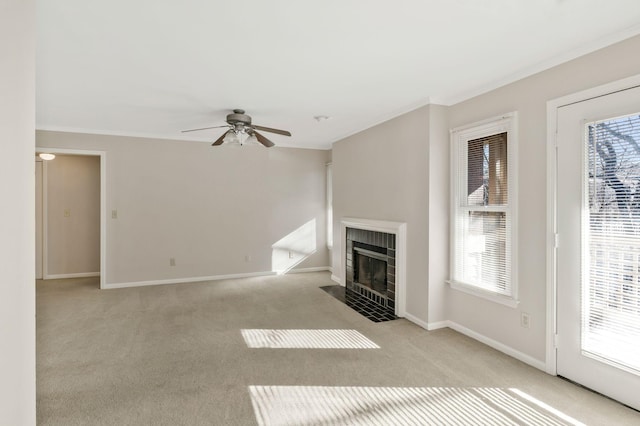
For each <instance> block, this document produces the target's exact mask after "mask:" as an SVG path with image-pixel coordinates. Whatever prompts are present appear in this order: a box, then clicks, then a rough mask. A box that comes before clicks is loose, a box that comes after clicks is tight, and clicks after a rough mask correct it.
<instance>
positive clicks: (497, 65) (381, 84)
mask: <svg viewBox="0 0 640 426" xmlns="http://www.w3.org/2000/svg"><path fill="white" fill-rule="evenodd" d="M37 14H38V21H37V25H38V39H37V43H38V46H37V78H36V88H37V128H39V129H50V130H66V131H78V132H90V133H102V134H116V135H132V136H152V137H161V138H172V139H188V140H200V141H209V142H211V141H213V140H215V139H216V138H217V137H218V136H219V135H220V134H221V133H222V131H223V129H213V130H208V131H202V132H195V133H189V134H181V133H180V131H181V130H183V129H189V128H197V127H205V126H214V125H221V124H224V118H225V116H226V114H228V113H229V112H230V110H231V109H233V108H243V109H245V110H246V111H247V113H248V114H250V115H251V116H252V117H253V122H254V124H259V125H263V126H268V127H276V128H281V129H288V130H290V131H291V133H292V134H293V136H292V137H291V138H287V137H285V136H279V135H273V136H272V135H271V134H265V135H267V136H268V137H269V138H270V139H272V140H273V141H274V142H275V143H276V144H277V145H279V146H296V147H304V148H325V149H327V148H330V146H331V143H332V142H335V141H336V140H339V139H341V138H343V137H345V136H348V135H351V134H353V133H356V132H358V131H361V130H363V129H366V128H368V127H371V126H372V125H375V124H377V123H379V122H381V121H384V120H387V119H389V118H392V117H394V116H397V115H399V114H402V113H404V112H407V111H409V110H412V109H414V108H416V107H419V106H422V105H425V104H427V103H439V104H445V105H449V104H452V103H456V102H458V101H461V100H463V99H467V98H469V97H471V96H474V95H477V94H480V93H482V92H484V91H487V90H490V89H492V88H495V87H498V86H500V85H502V84H505V83H508V82H510V81H514V80H516V79H519V78H522V77H524V76H526V75H529V74H532V73H534V72H537V71H541V70H543V69H545V68H548V67H550V66H553V65H556V64H558V63H561V62H564V61H566V60H568V59H571V58H573V57H576V56H579V55H581V54H584V53H587V52H589V51H592V50H595V49H597V48H601V47H604V46H606V45H608V44H611V43H614V42H616V41H619V40H622V39H624V38H627V37H630V36H632V35H635V34H639V33H640V25H639V24H640V1H638V0H607V1H602V0H393V1H391V0H385V1H382V0H322V1H312V0H308V1H300V0H268V1H267V0H244V1H238V2H233V1H225V2H222V1H216V0H182V1H178V0H109V1H97V0H55V1H53V0H38V1H37ZM317 115H326V116H329V117H331V118H330V119H329V120H326V121H322V122H317V121H316V120H314V116H317Z"/></svg>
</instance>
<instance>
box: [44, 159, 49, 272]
mask: <svg viewBox="0 0 640 426" xmlns="http://www.w3.org/2000/svg"><path fill="white" fill-rule="evenodd" d="M48 187H49V182H48V180H47V161H43V162H42V279H43V280H46V279H47V275H49V273H48V271H49V250H48V246H49V240H48V234H49V225H48V224H49V219H48V217H49V210H48V207H47V205H48V204H49V198H48V197H49V193H48V189H47V188H48Z"/></svg>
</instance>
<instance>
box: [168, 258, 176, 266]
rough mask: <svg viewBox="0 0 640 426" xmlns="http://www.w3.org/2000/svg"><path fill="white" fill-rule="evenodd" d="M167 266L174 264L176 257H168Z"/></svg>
mask: <svg viewBox="0 0 640 426" xmlns="http://www.w3.org/2000/svg"><path fill="white" fill-rule="evenodd" d="M169 266H176V258H175V257H172V258H170V259H169Z"/></svg>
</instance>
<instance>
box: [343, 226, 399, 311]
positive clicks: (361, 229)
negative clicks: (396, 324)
mask: <svg viewBox="0 0 640 426" xmlns="http://www.w3.org/2000/svg"><path fill="white" fill-rule="evenodd" d="M341 224H342V234H341V235H342V259H343V274H342V278H343V281H342V283H343V285H344V286H345V287H346V291H348V292H349V291H352V292H355V293H357V294H359V295H361V296H364V297H366V298H368V299H370V300H372V301H373V302H374V303H376V304H378V305H379V306H380V307H381V308H383V309H385V310H388V312H390V313H391V314H395V315H396V316H398V317H402V316H404V313H405V312H404V310H405V292H404V284H405V265H406V263H405V260H404V259H405V247H406V224H405V223H400V222H389V221H382V220H371V219H356V218H344V219H343V220H342V221H341ZM354 245H355V246H361V247H364V248H365V249H366V248H367V245H368V246H374V247H375V248H376V251H377V252H378V253H383V252H384V253H385V254H386V256H387V258H386V261H387V276H386V278H387V290H386V292H384V293H382V294H376V292H373V291H370V290H369V289H368V288H367V287H366V286H361V285H358V284H354V264H353V260H354V259H353V256H354V254H353V248H354ZM381 296H382V297H381Z"/></svg>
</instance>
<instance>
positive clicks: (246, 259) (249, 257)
mask: <svg viewBox="0 0 640 426" xmlns="http://www.w3.org/2000/svg"><path fill="white" fill-rule="evenodd" d="M244 261H245V262H251V255H250V254H247V255H245V256H244Z"/></svg>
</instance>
